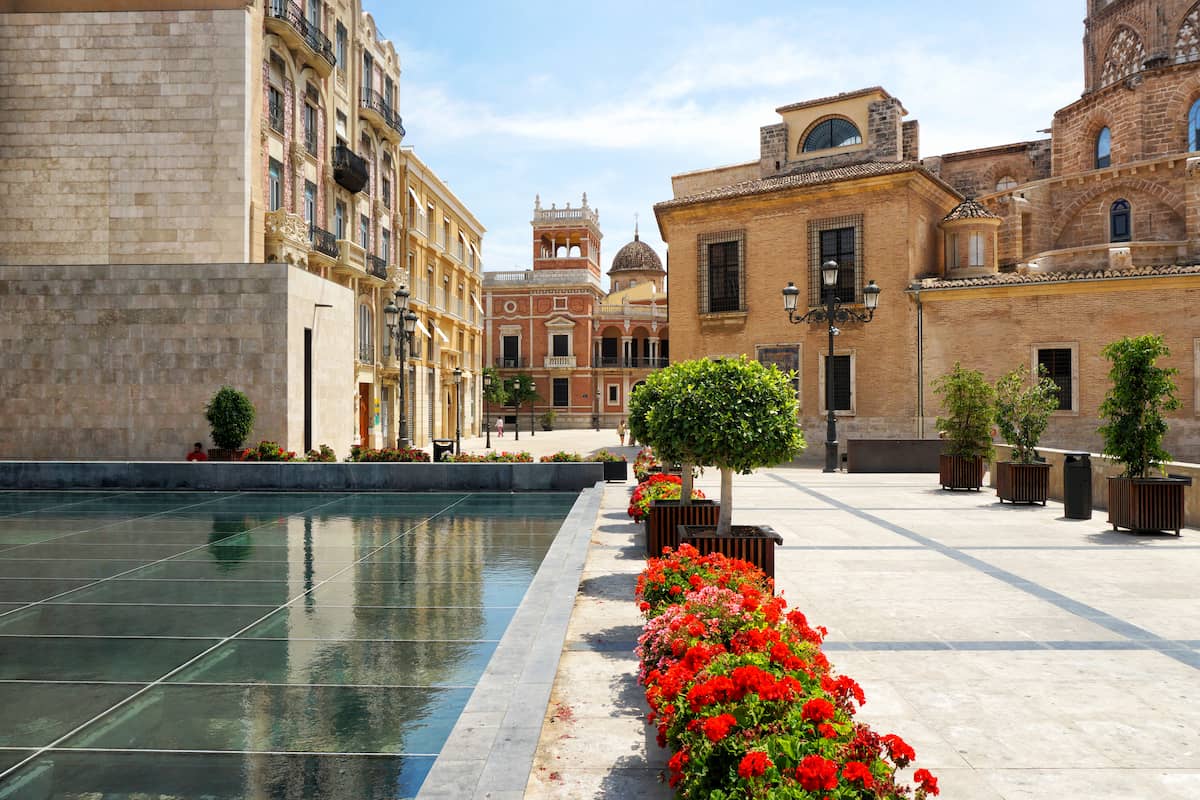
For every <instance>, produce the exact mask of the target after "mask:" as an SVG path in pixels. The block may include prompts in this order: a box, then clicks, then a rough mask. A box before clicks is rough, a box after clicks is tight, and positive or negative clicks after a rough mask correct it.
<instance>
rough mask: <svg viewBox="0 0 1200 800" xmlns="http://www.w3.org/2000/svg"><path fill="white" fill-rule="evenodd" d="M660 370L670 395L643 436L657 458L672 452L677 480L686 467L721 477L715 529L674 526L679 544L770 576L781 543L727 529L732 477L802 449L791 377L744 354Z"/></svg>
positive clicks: (755, 532) (764, 531) (754, 529)
mask: <svg viewBox="0 0 1200 800" xmlns="http://www.w3.org/2000/svg"><path fill="white" fill-rule="evenodd" d="M661 373H668V374H670V376H671V377H670V379H669V380H670V383H669V384H668V385H667V387H666V388H669V390H670V391H669V392H667V393H665V394H664V397H663V398H662V399H661V400H659V401H658V402H657V403H656V404H655V405H654V407H652V408H651V409H650V410H649V413H648V415H647V416H648V419H649V423H650V424H649V425H648V429H649V434H650V436H651V437H657V439H658V442H659V444H661V446H662V447H663V448H664V449H665V450H666V452H662V453H660V455H661V456H663V457H664V459H665V458H666V457H668V456H669V455H671V454H677V455H678V459H679V460H680V461H683V462H685V463H686V464H687V465H688V466H686V467H685V468H684V470H683V472H684V475H683V476H682V477H683V479H684V481H687V480H688V478H689V475H688V473H690V472H691V465H697V466H713V467H716V468H717V469H718V470H720V472H721V497H720V502H719V506H720V511H719V514H718V517H717V524H716V525H700V526H693V525H680V526H678V531H679V542H680V544H684V543H688V544H691V545H693V546H694V547H696V549H697V550H699V551H700V552H701V553H712V552H719V553H724V554H725V555H727V556H731V557H734V558H742V559H745V560H747V561H750V562H751V563H753V564H755V565H756V566H758V567H759V568H760V569H762V570H763V571H764V572H766V573H767V575H768V576H771V577H773V576H774V571H775V550H774V546H775V545H776V544H782V542H783V538H782V537H781V536H780V535H779V534H778V533H776V532H775V531H774V530H772V529H771V528H769V527H767V526H765V525H762V526H755V525H738V526H734V525H733V473H734V472H739V473H747V472H749V471H751V470H753V469H757V468H758V467H767V466H773V465H775V464H780V463H783V462H785V461H791V460H792V459H793V458H794V457H795V456H796V454H797V453H799V452H800V451H802V450H803V449H804V434H803V432H802V431H801V430H800V425H799V423H798V422H797V418H796V411H797V409H796V392H795V389H794V388H793V386H792V383H791V376H789V375H787V374H785V373H782V372H780V371H779V370H778V369H777V368H776V367H774V366H770V367H767V366H764V365H763V364H760V363H759V362H757V361H750V360H748V359H747V358H746V357H745V356H741V357H740V358H737V359H728V358H727V359H719V360H717V359H698V360H695V361H684V362H680V363H678V364H672V365H671V366H669V367H666V368H665V369H663V370H660V373H659V374H661ZM647 383H649V381H647ZM664 412H665V413H664ZM660 414H663V416H665V419H660ZM641 438H642V437H641V435H640V434H639V435H638V439H641ZM651 444H652V445H654V444H655V442H654V441H653V439H652V441H651ZM655 446H656V448H657V445H655ZM683 491H684V494H685V495H686V493H687V484H686V483H685V484H684V490H683Z"/></svg>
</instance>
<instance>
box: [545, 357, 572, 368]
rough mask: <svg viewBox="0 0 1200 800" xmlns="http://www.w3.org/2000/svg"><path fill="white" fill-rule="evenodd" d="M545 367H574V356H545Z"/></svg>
mask: <svg viewBox="0 0 1200 800" xmlns="http://www.w3.org/2000/svg"><path fill="white" fill-rule="evenodd" d="M546 369H575V356H546Z"/></svg>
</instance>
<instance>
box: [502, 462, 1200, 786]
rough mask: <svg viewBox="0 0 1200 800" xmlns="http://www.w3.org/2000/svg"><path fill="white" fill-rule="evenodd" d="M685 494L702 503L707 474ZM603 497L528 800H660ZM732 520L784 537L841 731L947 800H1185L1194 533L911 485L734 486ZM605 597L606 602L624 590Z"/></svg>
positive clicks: (1196, 585)
mask: <svg viewBox="0 0 1200 800" xmlns="http://www.w3.org/2000/svg"><path fill="white" fill-rule="evenodd" d="M698 485H699V486H700V487H701V488H703V489H704V490H705V491H706V492H707V493H708V494H709V496H710V497H712V496H716V495H717V493H718V475H717V474H716V473H715V472H714V471H712V470H709V471H707V472H706V474H705V475H704V476H703V477H702V478H701V479H700V480H699V482H698ZM631 488H632V483H630V484H629V485H626V486H617V485H610V486H608V487H607V488H606V491H605V495H604V499H603V506H602V509H601V515H600V518H599V520H598V522H597V526H596V530H595V531H594V532H593V535H592V542H591V548H590V550H589V553H588V560H587V562H586V564H585V566H584V571H583V576H582V580H581V584H580V591H579V593H578V595H577V597H576V601H575V610H574V613H573V615H572V618H571V620H570V623H569V625H568V628H567V637H566V641H565V643H564V646H563V651H562V654H561V657H560V660H559V665H558V673H557V677H556V678H555V682H554V686H553V689H552V692H551V700H550V706H549V708H548V709H547V713H546V715H545V718H544V720H543V725H542V729H541V735H540V739H539V743H538V751H537V755H536V758H535V762H534V769H533V771H532V773H531V774H530V776H529V781H528V784H527V786H526V789H525V796H526V797H529V798H625V797H629V798H666V797H670V792H669V791H668V790H667V789H666V788H665V786H664V785H663V784H662V783H661V782H660V780H659V773H660V771H661V769H662V764H663V763H664V761H665V758H666V756H667V754H666V753H664V752H662V751H661V750H659V749H658V747H657V746H656V745H655V743H654V741H653V738H652V736H653V731H652V729H650V728H649V727H647V726H645V725H644V724H643V723H642V719H643V716H644V714H645V711H646V708H645V706H644V701H643V700H642V694H641V689H640V687H638V686H637V684H636V669H637V665H636V661H635V659H634V658H633V657H632V655H631V654H630V653H629V650H628V648H629V647H630V645H631V642H632V640H633V639H634V638H636V635H637V632H638V630H639V627H640V617H639V616H638V614H637V611H636V609H635V608H634V607H633V601H632V592H633V585H634V581H635V580H636V575H637V573H638V571H640V569H641V566H642V564H643V563H644V562H643V560H642V552H643V551H642V550H641V548H642V547H643V546H644V543H643V541H642V539H641V527H640V526H637V525H634V524H632V523H630V522H629V521H628V518H627V517H626V516H625V514H624V509H625V506H626V504H627V502H628V494H629V490H630V489H631ZM734 520H735V522H737V523H738V524H754V523H762V524H769V525H771V526H773V527H774V528H775V530H777V531H778V532H780V533H781V534H782V535H783V537H784V544H783V546H782V547H781V548H779V550H778V552H777V554H776V571H777V575H776V578H777V584H778V587H779V589H780V590H781V591H783V592H784V594H785V596H786V597H787V598H788V600H789V603H790V604H791V605H792V606H793V607H797V608H800V609H801V610H802V611H803V612H804V613H805V614H806V615H807V616H808V618H809V620H810V622H812V623H813V624H815V625H825V626H826V627H827V628H828V629H829V632H830V633H829V637H828V639H827V641H826V652H827V653H828V655H829V658H830V660H831V661H832V662H833V663H834V665H835V668H836V669H837V670H838V671H840V672H843V673H845V674H848V675H850V676H852V677H854V678H855V679H856V680H858V681H859V682H860V683H861V684H862V685H863V688H864V690H865V691H866V694H867V700H868V702H867V704H866V706H864V708H863V709H862V711H861V712H860V718H861V719H863V720H865V721H867V722H869V723H871V724H872V725H874V726H875V727H876V728H877V729H878V730H880V731H881V732H896V733H899V734H901V735H902V736H903V737H904V738H905V739H906V740H907V741H909V743H910V744H912V745H913V747H914V748H915V749H916V751H917V756H918V765H919V766H923V767H927V768H929V769H931V770H932V771H934V772H935V773H936V774H937V775H938V777H939V780H940V785H941V788H942V795H941V796H942V797H945V798H954V799H955V800H1045V798H1056V800H1060V799H1069V798H1088V800H1107V799H1108V798H1112V800H1117V799H1118V798H1119V799H1120V800H1129V799H1130V798H1155V800H1159V799H1160V798H1166V799H1168V800H1183V798H1188V800H1195V798H1197V797H1200V680H1197V678H1200V611H1197V609H1200V602H1198V601H1200V582H1198V581H1197V580H1196V579H1195V576H1196V575H1197V574H1200V537H1198V536H1197V531H1195V530H1185V531H1184V534H1183V536H1182V537H1181V538H1178V539H1177V538H1176V537H1174V536H1170V537H1161V536H1154V535H1141V536H1139V535H1134V534H1130V533H1113V532H1112V531H1111V529H1110V528H1109V526H1108V525H1107V523H1106V521H1105V515H1104V512H1097V513H1096V516H1095V517H1094V518H1093V519H1092V520H1086V521H1078V520H1065V519H1064V518H1063V513H1062V506H1061V504H1056V503H1050V504H1048V505H1047V506H1046V507H1042V506H1036V507H1013V506H1011V505H1009V504H1005V505H1003V506H1001V504H999V503H998V502H997V501H996V499H995V495H994V494H993V493H991V492H990V491H984V492H978V493H976V492H971V493H952V492H944V491H941V490H940V489H938V488H937V486H936V477H935V476H932V475H850V474H841V473H835V474H824V473H821V472H819V471H816V470H811V469H776V470H762V471H759V472H757V473H755V474H754V475H750V476H738V477H737V478H736V479H735V489H734ZM626 592H627V594H626Z"/></svg>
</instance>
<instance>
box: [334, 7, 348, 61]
mask: <svg viewBox="0 0 1200 800" xmlns="http://www.w3.org/2000/svg"><path fill="white" fill-rule="evenodd" d="M349 39H350V32H349V31H348V30H346V26H345V25H343V24H342V21H341V20H340V19H339V20H338V21H337V29H336V31H335V33H334V46H335V50H334V57H333V60H334V61H336V62H337V68H338V72H342V73H345V71H346V49H347V45H348V44H349Z"/></svg>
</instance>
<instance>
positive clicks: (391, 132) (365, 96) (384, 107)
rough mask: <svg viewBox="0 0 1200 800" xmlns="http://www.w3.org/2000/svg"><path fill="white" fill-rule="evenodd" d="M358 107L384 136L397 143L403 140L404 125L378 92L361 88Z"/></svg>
mask: <svg viewBox="0 0 1200 800" xmlns="http://www.w3.org/2000/svg"><path fill="white" fill-rule="evenodd" d="M358 105H359V107H360V108H362V110H363V111H366V112H367V117H368V118H369V119H371V120H372V121H374V122H375V123H376V124H377V125H379V126H380V127H381V128H382V129H383V133H384V135H386V136H388V137H389V138H392V139H395V140H396V141H399V140H400V139H403V138H404V124H403V123H402V122H401V121H400V115H399V114H398V113H396V111H395V109H393V108H392V105H391V103H389V102H388V101H387V98H385V97H384V96H383V95H381V94H380V93H379V92H376V91H373V90H371V89H368V88H366V87H363V89H362V91H361V92H360V93H359V96H358Z"/></svg>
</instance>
